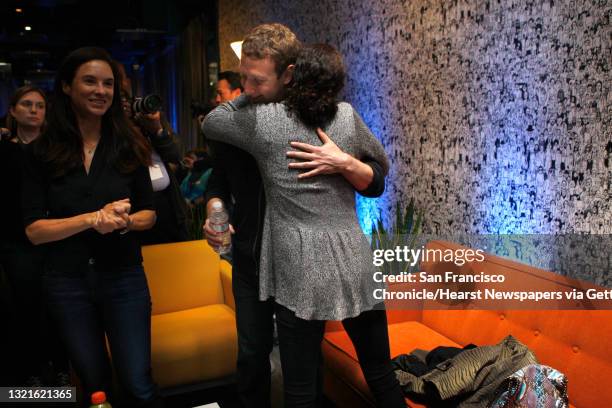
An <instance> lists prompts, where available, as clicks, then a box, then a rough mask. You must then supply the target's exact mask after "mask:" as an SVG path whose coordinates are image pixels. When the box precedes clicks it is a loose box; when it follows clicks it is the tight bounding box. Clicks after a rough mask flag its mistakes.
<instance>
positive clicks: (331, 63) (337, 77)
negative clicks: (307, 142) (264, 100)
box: [285, 44, 345, 128]
mask: <svg viewBox="0 0 612 408" xmlns="http://www.w3.org/2000/svg"><path fill="white" fill-rule="evenodd" d="M344 78H345V71H344V64H343V63H342V56H341V55H340V53H339V52H338V51H337V50H336V49H335V48H334V47H332V46H331V45H327V44H313V45H307V46H304V47H303V48H302V50H301V51H300V54H299V56H298V58H297V60H296V62H295V69H294V71H293V82H292V85H291V87H290V89H289V90H288V92H287V98H286V99H285V104H286V105H287V107H288V108H289V111H290V112H294V113H295V114H296V115H297V117H298V119H300V120H301V121H302V122H303V123H304V124H306V125H307V126H311V127H313V128H314V127H323V126H325V125H326V124H327V123H329V122H330V121H331V120H332V119H333V118H334V116H336V112H337V111H338V101H337V99H336V98H337V96H338V93H339V92H340V91H341V90H342V87H344Z"/></svg>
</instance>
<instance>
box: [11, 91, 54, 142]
mask: <svg viewBox="0 0 612 408" xmlns="http://www.w3.org/2000/svg"><path fill="white" fill-rule="evenodd" d="M30 92H36V93H37V94H39V95H40V96H41V97H42V98H43V100H44V101H45V117H46V111H47V107H48V104H47V95H45V91H43V90H42V89H40V88H38V87H36V86H32V85H26V86H22V87H21V88H18V89H17V90H16V91H15V93H14V94H13V96H11V100H10V101H9V106H10V107H11V108H13V109H15V108H16V107H17V104H18V103H19V101H20V100H21V98H23V97H24V96H25V95H26V94H29V93H30ZM18 126H19V124H18V123H17V120H15V118H14V117H13V115H11V112H10V111H9V113H8V115H7V116H6V127H7V128H8V129H9V130H10V131H11V138H14V137H17V127H18ZM45 126H46V120H45V121H43V125H42V127H41V129H40V130H41V132H44V131H45Z"/></svg>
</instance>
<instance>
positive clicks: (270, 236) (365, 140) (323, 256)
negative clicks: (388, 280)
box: [202, 96, 389, 320]
mask: <svg viewBox="0 0 612 408" xmlns="http://www.w3.org/2000/svg"><path fill="white" fill-rule="evenodd" d="M202 130H203V132H204V134H205V135H206V137H207V138H209V139H213V140H217V141H221V142H225V143H229V144H232V145H235V146H237V147H239V148H241V149H243V150H245V151H247V152H249V153H250V154H251V155H253V157H255V159H256V161H257V164H258V166H259V170H260V172H261V175H262V179H263V183H264V188H265V193H266V212H265V219H264V228H263V235H262V247H261V259H260V280H259V296H260V299H261V300H266V299H268V298H274V300H275V301H276V302H277V303H279V304H281V305H283V306H285V307H286V308H288V309H290V310H292V311H293V312H295V314H296V316H298V317H300V318H302V319H308V320H342V319H345V318H347V317H354V316H357V315H359V314H360V313H361V312H363V311H366V310H371V309H372V308H373V306H374V305H375V304H377V303H379V302H380V301H379V300H376V299H375V298H374V290H375V289H377V288H383V287H384V286H383V284H381V283H376V282H375V281H374V279H373V273H374V272H375V270H376V269H375V267H374V266H373V265H372V255H371V250H370V245H369V243H368V240H367V239H366V237H365V235H364V234H363V232H362V230H361V228H360V226H359V222H358V220H357V216H356V214H355V190H354V188H353V186H352V185H351V184H349V182H348V181H347V180H346V179H345V178H344V177H342V176H341V175H337V174H335V175H322V176H317V177H313V178H309V179H305V180H298V178H297V176H298V171H297V170H293V169H288V168H287V164H288V163H289V160H288V159H287V157H286V152H287V151H288V150H291V147H290V145H289V142H290V141H301V142H305V143H309V144H313V145H321V141H320V140H319V138H318V136H317V134H316V132H314V131H313V130H312V129H309V128H308V127H306V126H304V125H303V124H302V123H301V122H300V121H299V120H298V119H296V118H295V117H294V116H293V115H290V114H289V113H288V111H287V108H286V106H285V105H283V104H281V103H269V104H257V105H254V104H248V100H247V99H246V98H245V97H244V96H241V97H239V98H237V99H235V100H234V101H232V102H229V103H225V104H223V105H221V106H219V107H217V108H216V109H215V110H214V111H212V112H211V113H210V114H209V115H208V116H207V117H206V119H205V121H204V123H203V125H202ZM324 131H325V132H326V133H327V134H328V135H329V136H330V137H331V138H332V140H333V141H334V143H336V144H337V145H338V147H339V148H340V149H342V150H343V151H344V152H346V153H349V154H351V155H353V156H355V157H357V158H363V157H364V156H368V157H369V158H371V159H373V160H375V161H377V162H378V163H380V165H381V167H382V168H383V171H384V173H385V174H386V173H387V171H388V169H389V163H388V161H387V157H386V155H385V152H384V149H383V147H382V145H381V144H380V142H379V141H378V140H377V139H376V138H375V137H374V135H373V134H372V133H371V132H370V130H369V129H368V128H367V126H366V125H365V124H364V123H363V121H362V119H361V118H360V117H359V115H358V114H357V113H356V112H355V110H354V109H353V108H352V106H351V105H350V104H348V103H344V102H342V103H340V104H339V105H338V113H337V114H336V117H335V118H334V120H333V121H332V122H331V123H330V124H329V125H328V126H327V127H326V128H325V129H324Z"/></svg>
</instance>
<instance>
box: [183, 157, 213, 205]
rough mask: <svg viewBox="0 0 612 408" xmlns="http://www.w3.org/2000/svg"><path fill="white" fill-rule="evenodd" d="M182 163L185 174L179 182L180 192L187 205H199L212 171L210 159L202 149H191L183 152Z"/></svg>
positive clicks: (202, 201)
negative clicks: (185, 170) (185, 152)
mask: <svg viewBox="0 0 612 408" xmlns="http://www.w3.org/2000/svg"><path fill="white" fill-rule="evenodd" d="M183 164H184V166H185V168H186V169H187V174H186V175H185V177H184V178H183V181H182V182H181V193H182V194H183V197H184V198H185V201H186V202H187V204H188V205H189V206H191V207H194V206H197V205H201V204H203V203H204V193H205V192H206V186H207V185H208V178H209V177H210V174H211V173H212V167H211V163H210V159H209V158H208V156H207V154H206V151H205V150H203V149H197V150H191V151H189V152H187V154H185V157H184V158H183Z"/></svg>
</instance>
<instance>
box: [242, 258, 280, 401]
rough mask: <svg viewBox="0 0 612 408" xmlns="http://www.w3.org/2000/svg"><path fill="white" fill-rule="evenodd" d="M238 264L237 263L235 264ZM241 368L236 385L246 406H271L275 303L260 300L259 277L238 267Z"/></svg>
mask: <svg viewBox="0 0 612 408" xmlns="http://www.w3.org/2000/svg"><path fill="white" fill-rule="evenodd" d="M234 265H236V262H235V263H234ZM232 286H233V292H234V299H235V301H236V326H237V329H238V365H237V373H236V382H237V387H238V393H239V397H240V402H241V403H242V406H243V407H249V408H250V407H253V408H269V407H270V381H271V380H270V377H271V374H270V353H271V352H272V342H273V336H274V322H273V314H274V303H273V302H272V301H265V302H262V301H260V300H259V276H257V275H256V274H255V273H253V270H251V269H249V270H247V271H245V272H242V270H241V268H235V271H234V275H233V279H232Z"/></svg>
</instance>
